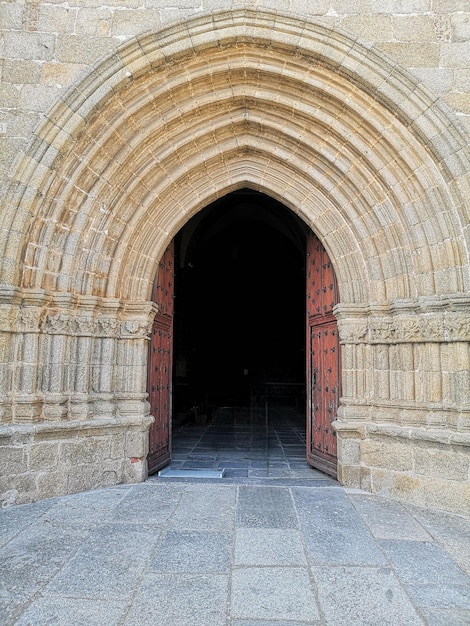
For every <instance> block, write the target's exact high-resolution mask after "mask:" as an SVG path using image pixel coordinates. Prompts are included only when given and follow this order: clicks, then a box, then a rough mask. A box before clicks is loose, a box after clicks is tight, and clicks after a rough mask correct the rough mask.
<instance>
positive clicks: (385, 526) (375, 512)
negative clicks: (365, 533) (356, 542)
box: [349, 495, 432, 541]
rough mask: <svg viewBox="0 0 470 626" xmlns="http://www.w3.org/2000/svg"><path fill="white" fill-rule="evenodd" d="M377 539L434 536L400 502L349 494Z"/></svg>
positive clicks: (415, 538)
mask: <svg viewBox="0 0 470 626" xmlns="http://www.w3.org/2000/svg"><path fill="white" fill-rule="evenodd" d="M349 498H350V500H351V502H352V503H353V505H354V507H355V508H356V510H357V511H358V512H359V514H360V515H361V517H362V519H363V520H364V522H365V524H366V525H367V527H368V528H369V530H370V531H371V533H372V534H373V536H374V537H376V538H377V539H409V540H412V541H430V540H431V539H432V537H431V536H430V534H429V533H428V532H427V531H426V530H425V529H424V528H423V526H421V524H419V523H418V522H417V521H416V520H415V519H414V518H413V516H412V515H411V514H410V513H409V512H408V511H407V509H406V508H405V507H404V506H402V505H401V504H400V503H399V502H393V501H391V500H386V499H385V498H382V499H378V498H377V497H371V496H364V495H351V496H349Z"/></svg>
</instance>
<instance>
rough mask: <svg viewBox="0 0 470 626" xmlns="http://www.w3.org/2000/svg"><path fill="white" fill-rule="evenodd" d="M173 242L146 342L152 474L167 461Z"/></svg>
mask: <svg viewBox="0 0 470 626" xmlns="http://www.w3.org/2000/svg"><path fill="white" fill-rule="evenodd" d="M173 294H174V243H173V241H172V242H171V244H170V245H169V246H168V248H167V250H166V251H165V254H164V255H163V258H162V259H161V261H160V265H159V268H158V276H157V281H156V284H155V287H154V292H153V297H152V299H153V301H154V302H156V303H157V305H158V312H157V314H156V316H155V319H154V322H153V326H152V336H151V341H150V354H149V368H148V394H149V402H150V413H151V414H152V415H153V417H154V420H155V421H154V423H153V424H152V426H151V427H150V445H149V454H148V458H147V462H148V472H149V474H154V473H155V472H157V471H158V470H160V469H162V467H165V465H168V463H169V462H170V460H171V391H172V389H171V386H172V366H173Z"/></svg>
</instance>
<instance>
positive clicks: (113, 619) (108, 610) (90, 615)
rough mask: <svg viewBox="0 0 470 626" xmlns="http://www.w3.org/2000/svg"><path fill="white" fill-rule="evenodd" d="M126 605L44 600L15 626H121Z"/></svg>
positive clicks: (62, 599)
mask: <svg viewBox="0 0 470 626" xmlns="http://www.w3.org/2000/svg"><path fill="white" fill-rule="evenodd" d="M126 610H127V605H126V603H125V602H110V601H108V600H90V599H87V600H82V599H73V598H59V597H58V598H54V597H40V598H38V599H37V600H35V601H34V602H33V604H31V606H30V607H29V608H28V610H27V611H25V613H24V614H23V615H22V616H21V618H20V619H19V620H18V621H17V622H16V624H15V626H43V625H46V624H48V625H51V626H91V625H93V626H119V624H120V623H121V617H122V615H123V614H124V613H125V611H126Z"/></svg>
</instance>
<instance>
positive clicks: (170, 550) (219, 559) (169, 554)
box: [150, 530, 233, 573]
mask: <svg viewBox="0 0 470 626" xmlns="http://www.w3.org/2000/svg"><path fill="white" fill-rule="evenodd" d="M232 543H233V537H232V535H230V534H228V533H217V532H201V531H184V530H183V531H170V532H168V533H166V535H165V536H164V537H163V540H162V542H161V543H160V545H159V547H158V550H157V553H156V554H155V556H154V558H153V559H152V563H151V566H150V569H151V570H153V571H155V572H158V571H166V572H175V573H184V572H188V573H191V572H194V573H196V572H206V573H224V572H227V571H228V570H229V566H230V558H231V552H232Z"/></svg>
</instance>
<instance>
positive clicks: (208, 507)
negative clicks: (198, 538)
mask: <svg viewBox="0 0 470 626" xmlns="http://www.w3.org/2000/svg"><path fill="white" fill-rule="evenodd" d="M219 483H220V481H217V484H214V483H213V484H204V485H193V486H192V487H191V489H190V490H188V491H185V492H184V493H183V495H182V497H181V500H180V502H179V505H178V508H177V509H176V511H175V513H174V515H173V516H172V520H171V523H172V527H173V529H175V530H176V529H180V530H181V529H187V530H225V529H230V528H233V527H234V525H235V512H236V491H235V489H233V488H230V487H228V486H227V487H226V486H220V485H219Z"/></svg>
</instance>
